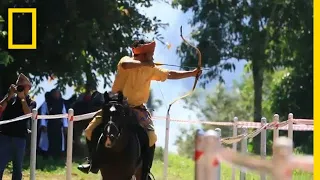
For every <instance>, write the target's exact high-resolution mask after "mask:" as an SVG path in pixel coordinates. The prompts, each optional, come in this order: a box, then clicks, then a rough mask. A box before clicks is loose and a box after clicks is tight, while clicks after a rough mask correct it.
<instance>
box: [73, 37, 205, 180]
mask: <svg viewBox="0 0 320 180" xmlns="http://www.w3.org/2000/svg"><path fill="white" fill-rule="evenodd" d="M155 47H156V43H155V41H151V42H150V41H146V40H136V41H134V43H133V44H132V51H133V57H129V56H124V57H123V58H121V60H120V62H119V63H118V66H117V68H118V69H117V74H116V77H115V81H114V84H113V86H112V93H117V92H119V91H121V92H122V93H123V95H124V96H125V97H126V98H127V103H128V104H129V106H130V108H131V109H132V112H134V114H135V115H136V117H137V119H138V122H139V124H140V125H141V126H142V127H143V128H144V129H145V130H146V132H147V134H148V137H149V149H147V152H150V153H149V157H148V162H147V163H148V170H147V171H148V172H145V173H143V174H147V176H148V178H150V175H149V174H150V170H151V166H152V162H153V157H154V151H155V143H156V141H157V135H156V134H155V130H154V126H153V122H152V120H151V114H150V112H149V111H148V110H147V108H146V106H145V104H146V103H147V101H148V99H149V93H150V84H151V81H152V80H155V81H162V82H163V81H165V80H167V79H183V78H188V77H196V76H197V75H200V74H201V72H202V71H201V70H199V69H194V70H192V71H175V70H167V69H163V68H160V67H159V66H156V65H155V63H154V62H153V55H154V50H155ZM99 117H100V118H99ZM101 122H102V119H101V116H96V118H94V119H93V120H92V121H91V122H90V124H89V125H88V127H87V128H86V129H85V135H86V138H87V139H88V140H89V141H90V140H91V135H92V131H93V130H94V128H96V127H97V126H98V125H99V124H100V123H101ZM95 168H96V167H94V168H93V166H92V167H91V165H90V163H88V164H83V165H80V166H79V167H78V169H79V170H81V171H82V172H86V173H88V172H89V171H91V172H94V171H95V172H97V170H96V169H95ZM143 179H147V177H143ZM150 179H151V178H150Z"/></svg>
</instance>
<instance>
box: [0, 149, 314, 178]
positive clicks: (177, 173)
mask: <svg viewBox="0 0 320 180" xmlns="http://www.w3.org/2000/svg"><path fill="white" fill-rule="evenodd" d="M155 159H156V160H155V161H154V164H153V168H152V173H153V174H154V176H155V178H156V179H157V180H161V179H162V170H163V162H162V161H160V160H159V154H158V155H157V154H156V156H155ZM28 166H29V161H28V160H26V162H25V165H24V171H23V176H24V179H28V178H29V175H30V174H29V168H28ZM40 167H41V168H40ZM76 167H77V164H76V163H74V164H73V170H72V179H73V180H98V179H101V178H100V176H99V175H94V174H89V175H87V174H83V173H81V172H79V171H78V170H77V168H76ZM10 171H11V165H9V167H8V168H7V170H6V171H5V174H4V178H3V180H10V179H11V177H10V176H11V175H10ZM231 172H232V169H231V167H230V166H228V165H226V164H222V171H221V175H222V178H221V180H230V179H231ZM65 173H66V168H65V165H64V161H63V160H59V161H53V160H43V159H41V157H38V160H37V172H36V179H39V180H62V179H65V178H66V174H65ZM236 173H237V174H236V179H239V174H240V172H239V171H237V172H236ZM193 179H194V163H193V161H192V160H191V159H187V158H184V157H179V156H178V155H173V154H171V155H169V169H168V180H193ZM259 179H260V176H259V174H257V173H253V172H247V176H246V180H259ZM293 179H294V180H311V179H313V174H310V173H304V172H300V171H295V172H294V177H293Z"/></svg>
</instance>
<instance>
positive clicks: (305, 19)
mask: <svg viewBox="0 0 320 180" xmlns="http://www.w3.org/2000/svg"><path fill="white" fill-rule="evenodd" d="M288 3H289V4H288V6H287V7H286V11H284V12H283V16H281V17H282V19H279V21H282V23H285V24H286V26H287V27H288V28H281V29H280V30H277V31H275V32H276V36H277V38H276V39H278V40H277V41H275V42H273V43H278V44H281V47H282V48H281V49H276V48H273V49H272V51H270V53H272V54H277V55H278V56H277V57H276V58H277V59H278V60H280V62H281V63H282V64H283V65H285V66H287V67H290V68H291V70H290V71H289V72H288V73H286V74H283V75H282V76H281V78H279V80H280V82H279V83H278V85H277V86H276V87H275V88H274V89H273V92H272V93H273V95H272V98H273V99H272V102H273V103H272V106H271V109H272V111H274V112H278V113H279V114H284V115H286V114H288V113H290V112H292V113H293V114H294V117H295V118H303V119H313V15H312V13H313V2H312V1H289V2H288ZM289 8H290V9H295V10H294V11H290V10H289ZM288 17H290V18H288ZM277 50H278V51H279V50H280V52H281V53H280V52H274V51H277ZM288 57H289V58H288ZM294 142H295V147H299V148H300V149H301V150H302V151H303V152H304V153H308V154H311V153H313V132H294Z"/></svg>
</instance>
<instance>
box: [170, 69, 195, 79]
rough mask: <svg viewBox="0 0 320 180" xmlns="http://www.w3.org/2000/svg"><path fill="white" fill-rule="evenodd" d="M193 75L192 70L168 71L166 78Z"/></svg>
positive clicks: (180, 77) (181, 77)
mask: <svg viewBox="0 0 320 180" xmlns="http://www.w3.org/2000/svg"><path fill="white" fill-rule="evenodd" d="M192 76H194V72H193V71H173V70H170V71H169V75H168V79H183V78H188V77H192Z"/></svg>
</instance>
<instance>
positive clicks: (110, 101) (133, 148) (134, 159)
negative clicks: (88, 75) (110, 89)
mask: <svg viewBox="0 0 320 180" xmlns="http://www.w3.org/2000/svg"><path fill="white" fill-rule="evenodd" d="M104 99H105V103H104V106H103V108H102V110H103V113H102V119H103V123H102V124H100V125H99V126H98V127H97V128H96V129H95V130H94V132H93V134H92V140H91V143H93V144H94V147H96V148H95V150H94V151H93V152H94V153H93V154H92V155H93V157H92V159H93V162H95V163H98V164H99V167H100V171H101V175H102V177H103V179H104V180H130V179H131V178H132V177H133V175H135V177H136V179H137V180H141V177H140V176H141V173H142V171H141V170H142V162H143V161H144V160H143V158H144V156H142V154H143V152H142V150H143V149H144V148H145V147H144V146H146V145H148V136H147V134H146V133H145V132H144V130H143V129H142V128H141V127H140V125H139V124H138V123H137V120H136V118H135V116H133V115H131V112H130V108H129V107H128V106H127V105H125V103H123V96H122V94H121V93H119V94H118V95H117V97H116V98H114V97H113V98H112V97H110V96H109V94H108V93H107V92H106V93H105V94H104ZM142 133H143V134H142ZM140 140H141V141H140ZM94 142H98V143H97V144H95V143H94Z"/></svg>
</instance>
